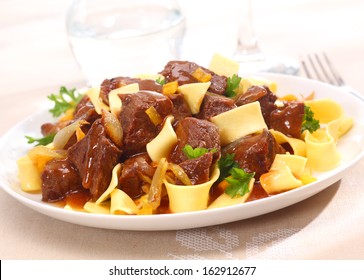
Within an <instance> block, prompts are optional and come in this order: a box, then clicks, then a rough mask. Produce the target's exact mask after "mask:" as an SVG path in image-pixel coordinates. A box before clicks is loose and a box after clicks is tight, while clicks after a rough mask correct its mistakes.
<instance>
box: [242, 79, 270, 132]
mask: <svg viewBox="0 0 364 280" xmlns="http://www.w3.org/2000/svg"><path fill="white" fill-rule="evenodd" d="M276 100H277V96H276V95H275V94H274V93H272V92H271V91H270V90H269V88H268V87H266V86H251V87H250V88H249V89H248V90H247V91H246V92H245V93H244V94H241V95H239V96H238V97H237V99H236V100H235V104H236V105H237V106H242V105H245V104H248V103H252V102H255V101H258V102H259V104H260V108H261V110H262V115H263V118H264V121H265V123H266V124H267V126H268V127H269V126H270V122H271V120H270V119H271V113H272V112H273V111H274V110H275V109H276V108H277V106H276V105H275V102H276Z"/></svg>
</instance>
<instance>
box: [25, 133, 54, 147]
mask: <svg viewBox="0 0 364 280" xmlns="http://www.w3.org/2000/svg"><path fill="white" fill-rule="evenodd" d="M55 135H56V134H55V133H51V134H48V135H46V136H44V137H43V138H33V137H31V136H25V138H27V139H28V144H33V143H36V146H40V145H42V146H46V145H48V144H50V143H52V142H53V139H54V136H55Z"/></svg>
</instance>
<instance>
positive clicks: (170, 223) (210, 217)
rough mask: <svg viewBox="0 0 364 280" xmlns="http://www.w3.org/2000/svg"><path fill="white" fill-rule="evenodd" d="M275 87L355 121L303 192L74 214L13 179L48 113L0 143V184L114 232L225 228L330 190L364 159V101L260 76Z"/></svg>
mask: <svg viewBox="0 0 364 280" xmlns="http://www.w3.org/2000/svg"><path fill="white" fill-rule="evenodd" d="M259 76H262V77H265V78H267V79H270V80H272V81H276V82H277V84H278V93H277V94H278V95H284V94H290V93H291V94H296V95H298V94H302V95H304V96H305V95H308V94H310V93H311V92H312V91H315V98H324V97H330V98H333V99H334V100H336V101H338V102H339V103H340V104H341V105H342V106H343V108H344V110H345V112H346V113H347V114H348V115H349V116H351V117H353V118H354V127H353V128H352V129H351V130H350V132H349V133H348V134H347V135H345V136H344V137H342V138H341V139H340V141H339V144H338V149H339V151H340V152H341V154H342V163H341V164H340V165H339V166H338V167H337V168H335V169H333V170H330V171H328V172H324V173H320V174H315V176H316V177H317V178H318V180H317V181H316V182H314V183H311V184H309V185H305V186H303V187H301V188H298V189H295V190H291V191H288V192H286V193H282V194H278V195H275V196H271V197H268V198H264V199H260V200H256V201H251V202H248V203H245V204H241V205H234V206H229V207H225V208H219V209H211V210H203V211H196V212H189V213H178V214H163V215H151V216H117V215H102V214H90V213H83V212H73V211H69V210H65V209H63V208H59V207H56V206H54V205H51V204H48V203H44V202H42V201H41V195H40V194H31V193H25V192H23V191H22V190H21V189H20V186H19V181H18V179H17V166H16V160H17V159H18V158H19V157H20V156H22V155H24V154H25V153H26V152H27V150H29V148H30V145H29V144H27V143H26V140H25V138H24V135H34V134H35V132H37V131H39V128H40V125H41V124H43V123H45V122H47V121H54V120H52V118H51V116H50V114H49V113H48V111H47V110H44V111H41V112H39V113H37V114H34V115H32V116H31V117H29V118H28V119H26V120H24V121H23V122H21V123H19V124H18V125H16V126H15V127H13V128H12V129H11V130H9V131H8V132H7V133H5V134H4V136H3V137H2V138H1V140H0V147H1V151H0V185H1V187H2V188H3V189H4V190H5V191H6V192H7V193H8V194H9V195H11V196H12V197H13V198H15V199H16V200H18V201H19V202H21V203H23V204H24V205H26V206H28V207H30V208H32V209H34V210H36V211H38V212H40V213H43V214H45V215H48V216H50V217H53V218H56V219H59V220H63V221H66V222H70V223H75V224H79V225H84V226H90V227H97V228H107V229H118V230H142V231H151V230H153V231H156V230H157V231H158V230H178V229H187V228H195V227H204V226H211V225H217V224H223V223H228V222H233V221H238V220H242V219H247V218H252V217H255V216H258V215H262V214H266V213H269V212H272V211H276V210H278V209H281V208H284V207H287V206H289V205H292V204H295V203H297V202H300V201H302V200H304V199H306V198H308V197H310V196H312V195H314V194H316V193H318V192H320V191H322V190H324V189H325V188H327V187H329V186H330V185H332V184H333V183H335V182H336V181H338V180H340V179H341V178H342V177H343V176H345V173H346V171H347V170H348V169H349V168H350V167H352V166H353V165H354V164H355V163H356V162H358V161H359V160H360V159H361V158H362V157H363V155H364V99H363V97H362V96H359V95H355V94H352V93H348V92H346V91H343V90H342V89H339V88H336V87H333V86H330V85H327V84H324V83H320V82H317V81H312V80H308V79H304V78H299V77H292V76H285V75H276V74H259Z"/></svg>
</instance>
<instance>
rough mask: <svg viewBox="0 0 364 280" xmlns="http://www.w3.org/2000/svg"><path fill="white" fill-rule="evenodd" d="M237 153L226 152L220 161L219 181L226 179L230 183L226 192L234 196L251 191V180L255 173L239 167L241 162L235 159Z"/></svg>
mask: <svg viewBox="0 0 364 280" xmlns="http://www.w3.org/2000/svg"><path fill="white" fill-rule="evenodd" d="M234 157H235V154H226V156H224V157H222V158H221V159H220V160H219V161H218V165H219V168H220V177H219V179H218V182H220V181H222V180H226V182H227V183H228V186H227V188H226V189H225V193H226V194H228V195H230V196H231V197H232V198H234V197H236V196H238V195H240V196H243V195H244V194H246V193H248V192H249V182H250V180H251V179H252V178H253V177H254V175H255V173H254V172H253V173H247V172H245V171H244V170H243V169H241V168H239V164H238V163H237V162H236V161H234Z"/></svg>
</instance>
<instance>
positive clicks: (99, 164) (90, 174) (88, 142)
mask: <svg viewBox="0 0 364 280" xmlns="http://www.w3.org/2000/svg"><path fill="white" fill-rule="evenodd" d="M67 155H68V158H69V159H70V160H71V161H72V163H73V164H74V165H75V166H76V168H77V170H78V172H79V174H80V177H81V179H82V186H83V187H84V188H85V189H89V190H90V192H91V195H92V199H93V200H94V201H95V200H97V199H98V198H99V197H100V196H101V195H102V193H103V192H104V191H105V190H106V189H107V187H108V186H109V184H110V180H111V175H112V174H111V172H112V169H113V168H114V166H115V165H116V164H117V163H118V161H119V159H120V157H121V150H119V149H118V148H117V147H116V146H115V144H114V143H113V142H112V141H111V140H110V139H109V138H108V137H107V134H106V131H105V128H104V127H103V126H102V124H101V119H98V120H97V121H95V122H94V123H93V125H92V126H91V129H90V130H89V132H88V133H87V134H86V136H85V137H84V138H83V139H82V140H80V141H78V142H77V143H76V144H74V145H73V146H71V147H70V148H69V149H68V151H67Z"/></svg>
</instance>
